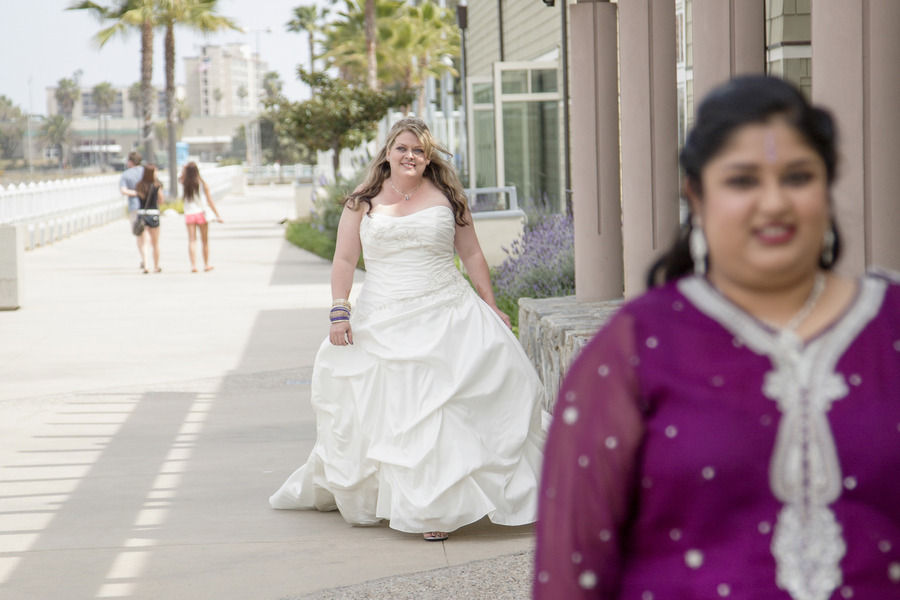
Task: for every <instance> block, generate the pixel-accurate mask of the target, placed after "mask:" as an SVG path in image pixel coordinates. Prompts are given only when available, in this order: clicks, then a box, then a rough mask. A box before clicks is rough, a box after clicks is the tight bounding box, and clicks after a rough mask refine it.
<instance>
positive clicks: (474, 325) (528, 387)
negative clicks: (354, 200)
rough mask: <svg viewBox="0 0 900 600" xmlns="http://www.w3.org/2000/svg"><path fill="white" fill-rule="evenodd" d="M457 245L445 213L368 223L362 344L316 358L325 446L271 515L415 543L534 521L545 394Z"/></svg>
mask: <svg viewBox="0 0 900 600" xmlns="http://www.w3.org/2000/svg"><path fill="white" fill-rule="evenodd" d="M454 233H455V222H454V217H453V213H452V211H451V210H450V209H449V207H446V206H435V207H431V208H428V209H425V210H422V211H420V212H417V213H413V214H411V215H407V216H403V217H393V216H388V215H382V214H377V213H372V214H370V215H368V216H364V217H363V219H362V223H361V225H360V239H361V241H362V246H363V254H364V256H365V259H366V279H365V284H364V285H363V288H362V291H361V292H360V295H359V298H358V299H357V302H356V306H355V307H354V311H353V316H352V320H351V325H352V328H353V340H354V344H353V345H352V346H333V345H331V344H330V343H329V341H328V340H327V339H326V340H325V341H324V342H323V344H322V346H321V347H320V348H319V353H318V355H317V357H316V364H315V368H314V371H313V378H312V405H313V407H314V408H315V411H316V417H317V419H316V421H317V423H316V429H317V440H316V445H315V447H314V448H313V451H312V453H311V455H310V457H309V459H308V461H307V463H306V464H305V465H304V466H303V467H301V468H300V469H298V470H297V471H296V472H295V473H294V474H293V475H291V476H290V478H288V480H287V481H286V482H285V483H284V485H283V486H282V487H281V489H279V490H278V492H276V493H275V495H273V496H272V497H271V498H270V503H271V504H272V506H273V507H274V508H280V509H312V508H315V509H318V510H334V509H335V508H337V509H338V510H340V511H341V514H342V515H343V517H344V518H345V519H346V520H347V521H348V522H349V523H351V524H354V525H371V524H375V523H377V522H379V521H380V520H382V519H387V520H389V521H390V526H391V527H392V528H394V529H397V530H399V531H405V532H410V533H418V532H426V531H453V530H455V529H457V528H459V527H461V526H463V525H466V524H469V523H472V522H475V521H477V520H479V519H481V518H482V517H484V516H485V515H487V516H488V517H489V518H490V519H491V521H493V522H494V523H499V524H502V525H522V524H526V523H531V522H533V521H534V520H535V518H536V509H537V486H538V479H539V474H540V469H541V462H542V457H543V454H542V451H543V443H544V439H545V431H546V429H545V425H546V421H548V420H549V416H548V415H547V414H546V413H543V411H542V410H541V396H542V393H543V392H542V387H541V384H540V380H539V379H538V377H537V374H536V373H535V370H534V367H533V366H532V365H531V363H530V362H529V360H528V358H527V357H526V356H525V353H524V352H523V350H522V348H521V346H520V345H519V342H518V340H517V339H516V338H515V336H514V335H513V334H512V332H510V331H509V329H508V328H507V327H506V326H505V325H504V324H503V322H502V321H501V320H500V318H499V317H498V316H497V315H496V314H495V313H494V311H493V310H491V308H490V307H488V306H487V305H486V304H485V303H484V302H483V301H482V300H481V299H480V298H479V297H478V296H477V294H475V292H474V291H473V290H472V288H471V286H470V285H469V284H468V283H467V282H466V280H465V279H464V278H463V277H462V275H461V274H460V273H459V271H458V269H457V268H456V266H455V265H454V263H453V239H454ZM542 421H543V422H542Z"/></svg>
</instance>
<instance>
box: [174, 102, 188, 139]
mask: <svg viewBox="0 0 900 600" xmlns="http://www.w3.org/2000/svg"><path fill="white" fill-rule="evenodd" d="M190 116H191V105H190V104H188V103H187V100H185V99H184V98H179V99H178V100H176V101H175V118H176V119H177V120H178V137H181V134H182V132H183V131H184V122H185V121H187V120H188V119H189V118H190Z"/></svg>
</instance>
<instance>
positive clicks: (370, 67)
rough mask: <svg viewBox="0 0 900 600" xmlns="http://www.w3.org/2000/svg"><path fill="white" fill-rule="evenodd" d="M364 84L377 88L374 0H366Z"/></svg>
mask: <svg viewBox="0 0 900 600" xmlns="http://www.w3.org/2000/svg"><path fill="white" fill-rule="evenodd" d="M365 23H366V27H365V29H366V84H367V85H368V86H369V89H370V90H376V91H377V90H378V59H377V57H376V56H375V0H366V10H365Z"/></svg>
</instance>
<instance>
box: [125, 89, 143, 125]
mask: <svg viewBox="0 0 900 600" xmlns="http://www.w3.org/2000/svg"><path fill="white" fill-rule="evenodd" d="M128 101H129V102H131V106H132V107H133V108H134V114H135V115H137V119H138V125H137V131H140V130H141V82H140V81H135V82H134V83H132V84H131V86H130V87H129V88H128Z"/></svg>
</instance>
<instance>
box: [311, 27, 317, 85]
mask: <svg viewBox="0 0 900 600" xmlns="http://www.w3.org/2000/svg"><path fill="white" fill-rule="evenodd" d="M315 57H316V40H314V39H313V30H312V29H310V30H309V72H310V74H313V73H315V72H316V58H315Z"/></svg>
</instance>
